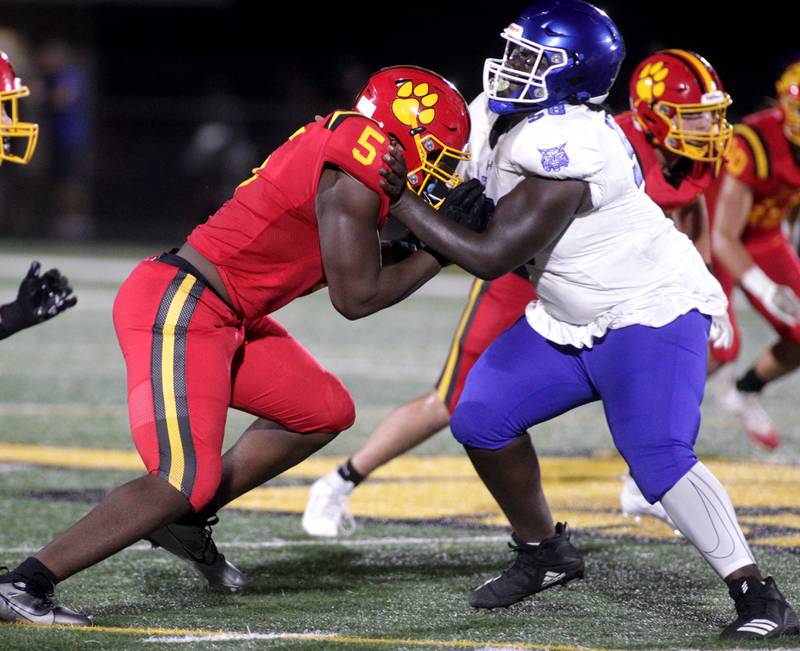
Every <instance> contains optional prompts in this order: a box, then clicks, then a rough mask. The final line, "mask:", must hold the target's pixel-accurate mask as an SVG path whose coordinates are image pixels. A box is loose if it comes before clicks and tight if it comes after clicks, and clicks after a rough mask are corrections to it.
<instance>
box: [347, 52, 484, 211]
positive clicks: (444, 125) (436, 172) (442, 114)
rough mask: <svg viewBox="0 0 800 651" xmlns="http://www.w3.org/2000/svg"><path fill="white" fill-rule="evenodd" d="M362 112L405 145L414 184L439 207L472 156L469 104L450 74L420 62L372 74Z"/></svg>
mask: <svg viewBox="0 0 800 651" xmlns="http://www.w3.org/2000/svg"><path fill="white" fill-rule="evenodd" d="M355 107H356V110H358V111H360V112H361V113H363V114H364V115H366V116H367V117H369V118H372V119H373V120H375V121H376V122H378V124H380V125H381V128H383V130H384V131H386V133H388V134H389V135H390V136H394V137H395V138H397V140H398V141H399V142H400V144H401V145H402V146H403V148H404V149H405V152H404V155H405V159H406V165H407V166H408V178H407V181H408V187H409V188H410V189H411V190H412V191H413V192H415V193H416V194H419V195H422V196H423V197H424V198H425V199H426V200H427V201H428V202H429V203H430V204H431V205H432V206H433V207H434V208H438V207H439V206H440V205H441V203H442V201H444V198H445V196H447V192H448V191H449V190H451V189H453V188H454V187H455V186H456V185H458V184H459V183H460V182H461V180H462V179H461V177H459V176H458V175H456V173H455V169H456V166H457V165H458V163H459V162H460V161H462V160H469V158H470V155H469V154H468V153H466V152H465V151H464V147H465V145H466V143H467V140H468V139H469V131H470V118H469V108H468V107H467V103H466V101H465V100H464V97H463V96H462V95H461V93H459V92H458V90H456V87H455V86H453V84H451V83H450V82H449V81H447V80H446V79H445V78H444V77H441V76H440V75H438V74H436V73H435V72H432V71H431V70H426V69H425V68H419V67H417V66H393V67H391V68H384V69H383V70H379V71H378V72H376V73H375V74H374V75H372V76H371V77H370V78H369V81H368V82H367V85H366V86H364V88H363V89H362V91H361V92H360V93H359V94H358V97H357V99H356V106H355Z"/></svg>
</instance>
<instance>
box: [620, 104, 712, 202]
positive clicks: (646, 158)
mask: <svg viewBox="0 0 800 651" xmlns="http://www.w3.org/2000/svg"><path fill="white" fill-rule="evenodd" d="M614 119H615V120H616V121H617V124H618V125H619V126H620V128H621V129H622V131H623V132H624V133H625V135H626V136H627V137H628V140H630V142H631V145H633V150H634V151H635V152H636V157H637V158H638V159H639V164H640V165H641V167H642V174H643V175H644V184H645V185H644V188H645V191H646V192H647V196H648V197H650V198H651V199H652V200H653V201H655V202H656V203H657V204H658V206H659V207H660V208H661V209H662V210H663V211H664V212H672V211H674V210H677V209H678V208H681V207H682V206H685V205H686V204H687V203H691V202H692V201H694V200H695V199H697V197H699V196H700V195H701V194H703V193H704V192H705V191H706V189H708V187H709V186H710V185H711V182H712V181H713V180H714V164H713V163H703V162H700V161H691V166H690V167H688V168H687V169H688V172H687V173H686V174H684V175H683V176H680V177H677V176H676V178H670V179H668V178H667V177H666V176H664V170H663V168H662V167H661V163H660V162H659V160H658V158H656V149H655V147H654V146H653V145H651V144H650V143H649V142H647V137H646V136H645V135H644V133H643V132H642V131H641V130H639V129H638V128H637V127H636V121H635V120H634V118H633V113H631V112H630V111H625V112H624V113H620V114H619V115H617V116H615V118H614Z"/></svg>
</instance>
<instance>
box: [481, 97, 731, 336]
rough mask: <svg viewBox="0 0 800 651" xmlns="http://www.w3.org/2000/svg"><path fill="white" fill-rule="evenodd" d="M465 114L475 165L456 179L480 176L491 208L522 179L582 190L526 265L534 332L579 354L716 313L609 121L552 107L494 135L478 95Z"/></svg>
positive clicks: (700, 267)
mask: <svg viewBox="0 0 800 651" xmlns="http://www.w3.org/2000/svg"><path fill="white" fill-rule="evenodd" d="M471 116H472V119H473V130H472V134H473V135H472V137H471V139H470V148H471V150H472V152H473V156H474V161H473V162H471V163H470V164H469V166H467V167H466V169H465V173H466V174H468V175H469V176H474V177H477V178H480V179H481V181H482V182H483V183H484V184H485V185H486V196H487V198H489V199H491V200H492V201H494V202H495V203H496V202H497V201H499V200H500V199H501V198H502V197H503V196H504V195H506V194H508V193H509V192H510V191H511V190H512V189H513V188H514V187H515V186H516V184H517V183H519V182H520V181H521V180H522V179H523V178H525V176H531V175H533V176H541V177H546V178H552V179H578V180H582V181H585V182H586V183H588V185H589V188H590V191H591V199H592V206H593V210H591V211H590V212H588V213H586V214H584V215H580V216H578V217H576V219H575V220H574V221H573V223H572V224H571V225H570V226H569V227H568V228H567V230H566V231H565V233H564V234H563V235H562V236H561V237H560V238H558V239H557V240H556V241H555V242H554V243H553V244H552V245H550V247H549V248H548V249H547V250H546V251H545V252H544V253H543V254H541V255H539V256H537V258H536V260H535V261H532V262H531V264H529V265H528V267H529V269H530V272H531V278H532V281H533V283H534V286H535V287H536V291H537V293H538V294H539V298H540V300H539V301H538V302H535V303H532V304H531V305H530V306H529V307H528V309H527V311H526V316H527V319H528V322H529V323H530V325H531V327H533V328H534V330H536V331H537V332H539V333H540V334H542V335H543V336H544V337H546V338H547V339H549V340H551V341H554V342H556V343H561V344H570V345H573V346H578V347H583V346H591V345H592V340H593V338H595V337H601V336H603V334H604V333H605V332H606V330H608V329H609V328H622V327H625V326H628V325H633V324H637V323H638V324H641V325H648V326H652V327H659V326H662V325H665V324H667V323H669V322H670V321H672V320H673V319H675V318H676V317H677V316H679V315H681V314H684V313H686V312H688V311H690V310H692V309H698V310H700V311H701V312H703V313H704V314H709V315H716V314H722V313H723V312H724V311H725V306H726V300H725V297H724V296H723V294H722V291H721V289H720V287H719V284H718V283H717V282H716V280H715V279H714V278H713V277H712V276H711V274H709V273H708V271H707V270H706V268H705V265H704V264H703V260H702V258H701V257H700V255H699V254H698V253H697V251H696V250H695V248H694V246H693V245H692V243H691V242H690V241H689V240H688V238H686V237H685V236H684V235H682V234H681V233H679V232H678V231H677V230H676V229H675V227H674V226H673V224H672V222H671V221H669V220H667V219H664V214H663V212H662V211H661V209H660V208H659V207H658V206H657V205H656V204H655V203H654V202H653V200H652V199H650V198H649V197H648V196H647V195H646V194H645V188H644V185H645V184H644V177H643V174H642V170H641V168H640V166H639V162H638V160H637V158H636V155H635V153H634V150H633V148H632V146H631V144H630V142H629V141H628V140H627V138H626V137H625V135H624V134H623V133H622V131H621V129H620V128H619V126H618V125H617V124H616V122H615V121H614V119H613V118H612V117H611V116H610V115H608V114H607V113H606V112H604V111H598V110H592V109H590V108H588V107H586V106H572V105H557V106H554V107H551V108H549V109H545V110H542V111H539V112H536V113H532V114H529V115H527V116H525V117H524V118H523V119H522V120H521V121H520V122H519V123H517V124H515V125H514V126H513V127H511V128H510V129H508V130H503V129H502V128H499V129H494V127H495V126H497V120H498V116H497V115H496V114H494V113H492V112H490V111H489V110H488V106H487V104H486V99H485V97H484V96H483V95H480V96H478V98H476V99H475V100H474V101H473V104H472V106H471ZM495 142H496V144H495V145H494V147H492V144H494V143H495Z"/></svg>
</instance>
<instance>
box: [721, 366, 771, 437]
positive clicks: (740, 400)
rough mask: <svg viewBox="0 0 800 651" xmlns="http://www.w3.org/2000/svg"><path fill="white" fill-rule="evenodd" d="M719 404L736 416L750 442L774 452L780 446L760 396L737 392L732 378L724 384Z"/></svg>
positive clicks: (758, 394)
mask: <svg viewBox="0 0 800 651" xmlns="http://www.w3.org/2000/svg"><path fill="white" fill-rule="evenodd" d="M719 402H720V404H721V405H722V407H723V408H724V409H726V410H727V411H729V412H730V413H731V414H733V415H734V416H736V417H737V418H738V419H739V420H740V421H741V423H742V427H744V429H745V431H746V432H747V435H748V436H749V437H750V440H751V441H752V442H753V443H755V444H756V445H759V446H761V447H762V448H765V449H767V450H774V449H775V448H777V447H778V446H780V444H781V437H780V435H779V434H778V431H777V430H776V429H775V423H773V422H772V419H771V418H770V417H769V414H768V413H767V412H766V411H764V407H762V406H761V394H760V393H750V392H744V391H739V390H738V389H737V388H736V380H735V378H734V377H733V376H731V377H730V378H728V379H727V380H726V382H725V387H724V389H723V390H722V392H721V393H720V396H719Z"/></svg>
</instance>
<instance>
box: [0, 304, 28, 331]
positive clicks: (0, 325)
mask: <svg viewBox="0 0 800 651" xmlns="http://www.w3.org/2000/svg"><path fill="white" fill-rule="evenodd" d="M28 325H29V324H28V323H26V320H25V313H24V312H23V310H22V308H21V307H20V306H19V303H17V302H16V301H15V302H14V303H7V304H5V305H0V339H5V338H6V337H10V336H11V335H13V334H14V333H15V332H19V331H20V330H22V329H23V328H26V327H27V326H28Z"/></svg>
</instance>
